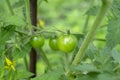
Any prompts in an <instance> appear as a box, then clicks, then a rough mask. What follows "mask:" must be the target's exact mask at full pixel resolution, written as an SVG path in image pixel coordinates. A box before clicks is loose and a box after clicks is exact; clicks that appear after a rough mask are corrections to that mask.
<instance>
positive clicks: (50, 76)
mask: <svg viewBox="0 0 120 80" xmlns="http://www.w3.org/2000/svg"><path fill="white" fill-rule="evenodd" d="M63 74H64V71H63V70H62V69H59V68H58V69H56V70H53V71H50V72H48V73H46V74H44V75H41V76H39V77H36V78H34V79H32V80H61V79H60V77H61V76H62V75H63Z"/></svg>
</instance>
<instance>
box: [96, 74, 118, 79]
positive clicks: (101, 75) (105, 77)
mask: <svg viewBox="0 0 120 80" xmlns="http://www.w3.org/2000/svg"><path fill="white" fill-rule="evenodd" d="M97 80H117V77H116V76H115V75H112V74H109V73H103V74H100V75H98V79H97Z"/></svg>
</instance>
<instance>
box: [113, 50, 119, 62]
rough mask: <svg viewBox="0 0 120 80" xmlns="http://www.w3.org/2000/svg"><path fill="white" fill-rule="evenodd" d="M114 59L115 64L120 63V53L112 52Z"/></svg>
mask: <svg viewBox="0 0 120 80" xmlns="http://www.w3.org/2000/svg"><path fill="white" fill-rule="evenodd" d="M112 57H113V59H114V60H115V62H118V63H120V53H119V52H117V51H115V50H113V51H112Z"/></svg>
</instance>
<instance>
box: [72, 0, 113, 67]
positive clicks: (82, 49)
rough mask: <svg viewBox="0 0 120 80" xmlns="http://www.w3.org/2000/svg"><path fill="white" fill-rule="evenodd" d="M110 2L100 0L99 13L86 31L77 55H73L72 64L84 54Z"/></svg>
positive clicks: (76, 62)
mask: <svg viewBox="0 0 120 80" xmlns="http://www.w3.org/2000/svg"><path fill="white" fill-rule="evenodd" d="M111 4H112V0H102V6H101V9H100V12H99V14H98V15H97V17H96V19H95V21H94V23H93V25H92V27H91V29H90V30H89V32H88V33H87V35H86V37H85V39H84V41H83V43H82V45H81V47H80V49H79V51H78V53H77V55H76V56H75V58H74V60H73V62H72V65H77V64H78V63H80V62H81V60H82V58H83V56H84V55H85V50H86V49H87V47H88V45H89V43H90V42H91V40H92V39H93V36H94V35H95V32H96V31H97V28H98V27H99V26H100V24H101V22H102V20H103V19H104V17H105V14H106V13H107V10H108V9H109V7H110V5H111Z"/></svg>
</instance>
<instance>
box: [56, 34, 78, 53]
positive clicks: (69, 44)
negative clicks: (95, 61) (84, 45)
mask: <svg viewBox="0 0 120 80" xmlns="http://www.w3.org/2000/svg"><path fill="white" fill-rule="evenodd" d="M57 45H58V48H59V50H61V51H63V52H65V53H70V52H72V51H73V50H74V49H75V47H76V45H77V38H76V37H75V36H74V35H71V34H68V35H62V36H60V37H59V38H58V40H57Z"/></svg>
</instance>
